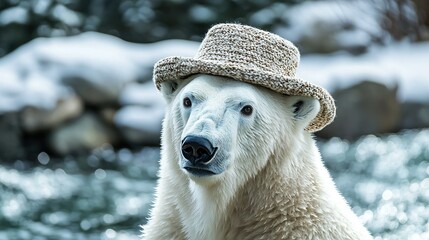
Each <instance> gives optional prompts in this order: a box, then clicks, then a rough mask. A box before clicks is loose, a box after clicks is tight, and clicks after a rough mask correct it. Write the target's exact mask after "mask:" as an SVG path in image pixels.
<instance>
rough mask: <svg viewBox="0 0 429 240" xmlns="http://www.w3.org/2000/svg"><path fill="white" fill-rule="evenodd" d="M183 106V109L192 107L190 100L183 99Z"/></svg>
mask: <svg viewBox="0 0 429 240" xmlns="http://www.w3.org/2000/svg"><path fill="white" fill-rule="evenodd" d="M183 106H185V107H187V108H189V107H191V106H192V102H191V99H189V98H188V97H185V98H184V99H183Z"/></svg>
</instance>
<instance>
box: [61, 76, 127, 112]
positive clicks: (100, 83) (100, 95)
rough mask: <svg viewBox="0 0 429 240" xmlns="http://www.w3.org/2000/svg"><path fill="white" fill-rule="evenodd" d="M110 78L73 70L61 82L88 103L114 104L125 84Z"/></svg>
mask: <svg viewBox="0 0 429 240" xmlns="http://www.w3.org/2000/svg"><path fill="white" fill-rule="evenodd" d="M110 78H112V76H107V75H103V74H94V75H93V76H85V75H83V74H81V73H78V72H74V71H73V72H70V73H69V74H67V75H65V76H63V79H62V82H63V83H64V84H66V85H68V86H70V87H72V88H73V89H74V90H75V91H76V93H77V94H78V95H79V96H80V97H81V98H82V99H83V100H84V101H85V102H86V103H88V104H90V105H114V104H116V103H117V102H118V98H119V94H120V93H121V90H122V88H123V87H124V85H125V84H124V83H123V82H122V81H120V80H118V81H115V80H114V79H110ZM104 80H105V81H104Z"/></svg>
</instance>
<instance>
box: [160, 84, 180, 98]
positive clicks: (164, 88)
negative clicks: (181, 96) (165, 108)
mask: <svg viewBox="0 0 429 240" xmlns="http://www.w3.org/2000/svg"><path fill="white" fill-rule="evenodd" d="M178 87H179V83H177V82H176V81H165V82H162V83H161V93H162V95H163V96H164V98H165V99H166V100H167V101H170V100H171V99H172V96H173V95H175V93H176V90H177V88H178Z"/></svg>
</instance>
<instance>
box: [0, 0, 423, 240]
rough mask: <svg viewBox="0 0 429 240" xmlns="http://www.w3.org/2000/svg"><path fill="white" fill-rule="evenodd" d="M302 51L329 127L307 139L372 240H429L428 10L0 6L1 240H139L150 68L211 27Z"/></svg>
mask: <svg viewBox="0 0 429 240" xmlns="http://www.w3.org/2000/svg"><path fill="white" fill-rule="evenodd" d="M221 22H234V23H242V24H248V25H252V26H255V27H258V28H261V29H264V30H268V31H271V32H274V33H277V34H279V35H280V36H282V37H284V38H286V39H288V40H290V41H292V42H293V43H295V44H296V45H297V46H298V47H299V49H300V51H301V63H300V67H299V69H298V73H297V75H298V77H300V78H302V79H305V80H307V81H311V82H314V83H316V84H319V85H321V86H323V87H325V88H326V89H327V90H328V91H329V92H330V93H331V94H332V95H333V96H334V98H335V99H336V104H337V107H338V109H337V117H336V119H335V122H334V123H332V124H331V125H330V126H328V127H327V128H325V129H324V130H322V131H321V132H318V133H316V139H317V141H318V145H319V147H320V150H321V153H322V156H323V158H324V161H325V163H326V165H327V167H328V168H329V170H330V172H331V174H332V175H333V177H334V180H335V182H336V183H337V186H338V188H339V189H340V191H341V192H342V193H343V194H344V195H345V197H346V198H347V200H348V201H349V202H350V204H351V206H352V208H353V210H354V211H355V212H356V214H358V216H359V217H360V219H361V221H362V222H363V223H364V224H365V225H366V227H368V229H369V230H370V231H371V233H372V234H373V235H374V237H375V239H429V220H428V219H429V130H428V129H427V128H428V127H429V74H428V73H429V72H428V71H429V70H428V69H429V1H426V0H350V1H345V0H319V1H310V0H307V1H306V0H283V1H274V0H265V1H263V0H250V1H244V0H234V1H214V0H205V1H184V0H157V1H155V0H125V1H113V0H104V1H103V0H92V1H85V0H0V163H1V165H0V239H12V240H15V239H31V240H35V239H73V240H75V239H138V237H137V236H138V234H139V225H140V224H144V223H145V222H146V216H147V211H148V209H149V208H150V204H151V201H152V194H153V188H154V186H155V183H156V182H155V181H156V172H157V168H158V163H157V161H158V159H159V136H160V129H161V120H162V118H163V114H164V102H163V99H162V97H161V96H160V95H159V94H158V92H157V91H156V89H155V87H154V86H153V84H152V81H151V80H152V79H151V75H152V67H153V64H154V63H155V62H156V61H158V60H159V59H161V58H164V57H167V56H171V55H179V56H193V55H194V54H195V52H196V51H197V49H198V46H199V42H200V41H201V40H202V38H203V37H204V34H205V33H206V31H207V30H208V29H209V28H210V27H211V26H212V25H213V24H216V23H221Z"/></svg>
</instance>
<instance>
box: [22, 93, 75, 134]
mask: <svg viewBox="0 0 429 240" xmlns="http://www.w3.org/2000/svg"><path fill="white" fill-rule="evenodd" d="M82 111H83V103H82V101H81V100H80V98H79V97H77V96H76V95H69V96H66V97H64V98H62V99H60V100H58V101H57V104H56V106H55V107H54V108H52V109H47V108H41V107H36V106H26V107H24V108H23V109H22V111H21V113H20V120H21V124H22V127H23V129H24V130H25V131H27V132H36V131H41V130H46V129H50V128H55V127H57V126H58V125H60V124H61V123H63V122H65V121H67V120H69V119H72V118H76V117H78V116H79V115H80V114H81V113H82Z"/></svg>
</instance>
